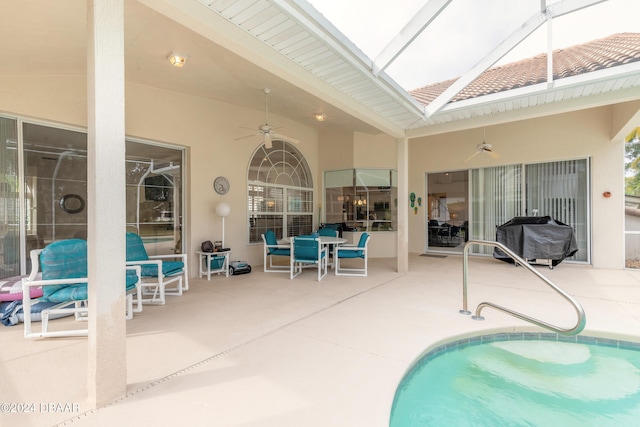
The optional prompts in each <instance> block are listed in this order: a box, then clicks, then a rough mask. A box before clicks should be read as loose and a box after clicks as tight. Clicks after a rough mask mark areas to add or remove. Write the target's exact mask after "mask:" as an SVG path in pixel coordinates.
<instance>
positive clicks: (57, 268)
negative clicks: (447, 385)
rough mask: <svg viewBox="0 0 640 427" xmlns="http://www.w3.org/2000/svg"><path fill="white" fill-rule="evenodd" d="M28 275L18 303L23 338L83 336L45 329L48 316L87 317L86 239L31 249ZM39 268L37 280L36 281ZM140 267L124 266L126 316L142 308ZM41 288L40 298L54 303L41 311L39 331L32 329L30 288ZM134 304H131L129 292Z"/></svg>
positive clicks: (78, 332)
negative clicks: (20, 302)
mask: <svg viewBox="0 0 640 427" xmlns="http://www.w3.org/2000/svg"><path fill="white" fill-rule="evenodd" d="M31 265H32V268H31V274H30V275H29V277H28V278H25V279H23V280H22V292H23V296H22V306H23V313H24V335H25V338H45V337H69V336H86V335H87V334H88V329H86V328H85V329H75V330H62V331H49V316H51V315H64V314H73V315H74V316H75V318H76V320H87V316H88V310H89V306H88V301H87V300H88V289H87V284H88V277H87V276H88V271H87V242H86V240H82V239H69V240H58V241H56V242H53V243H51V244H49V245H48V246H46V247H45V248H44V249H34V250H32V251H31ZM40 271H41V273H42V277H41V279H38V280H36V278H37V276H38V273H39V272H40ZM140 272H141V269H140V267H125V266H124V265H123V273H125V294H126V314H125V315H126V318H127V319H131V318H132V317H133V313H134V312H136V313H137V312H140V311H142V305H141V304H140V296H141V288H140V285H141V282H142V280H141V276H140ZM32 287H42V294H43V295H42V297H41V298H40V301H43V302H52V303H57V304H56V305H54V306H52V307H50V308H48V309H46V310H43V311H42V313H41V322H42V325H41V330H40V332H34V331H33V325H32V323H33V322H32V318H31V304H32V300H31V296H30V292H31V288H32ZM134 294H135V295H136V297H137V300H138V303H137V305H136V308H134V307H133V295H134Z"/></svg>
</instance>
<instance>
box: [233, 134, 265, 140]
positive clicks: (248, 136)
mask: <svg viewBox="0 0 640 427" xmlns="http://www.w3.org/2000/svg"><path fill="white" fill-rule="evenodd" d="M258 135H260V133H255V134H253V135H247V136H241V137H240V138H234V139H233V140H234V141H240V140H241V139H247V138H254V137H256V136H258Z"/></svg>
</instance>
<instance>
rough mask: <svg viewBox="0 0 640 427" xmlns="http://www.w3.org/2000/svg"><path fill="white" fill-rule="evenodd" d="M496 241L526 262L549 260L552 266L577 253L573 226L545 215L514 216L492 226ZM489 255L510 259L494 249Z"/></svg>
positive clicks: (509, 260)
mask: <svg viewBox="0 0 640 427" xmlns="http://www.w3.org/2000/svg"><path fill="white" fill-rule="evenodd" d="M496 241H497V242H499V243H502V244H503V245H505V246H506V247H507V248H509V249H511V250H512V251H513V252H515V253H516V254H517V255H519V256H520V257H521V258H524V259H526V260H527V261H535V260H536V259H544V260H551V264H552V265H553V266H556V265H558V264H560V263H561V262H562V260H563V259H565V258H568V257H570V256H573V255H574V254H575V253H576V252H578V244H577V243H576V237H575V234H574V233H573V228H572V227H571V226H568V225H566V224H563V223H562V222H560V221H556V220H554V219H551V217H549V216H531V217H528V216H517V217H514V218H512V219H511V220H509V221H508V222H505V223H504V224H502V225H500V226H498V227H497V228H496ZM493 257H494V258H496V259H499V260H500V261H504V262H508V263H513V262H514V261H513V259H511V258H510V257H509V256H507V254H505V253H504V252H503V251H501V250H500V249H498V248H494V250H493Z"/></svg>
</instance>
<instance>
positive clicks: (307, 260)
mask: <svg viewBox="0 0 640 427" xmlns="http://www.w3.org/2000/svg"><path fill="white" fill-rule="evenodd" d="M327 258H328V255H327V248H326V247H325V246H323V245H322V244H320V239H319V238H317V237H313V236H299V237H294V238H293V241H292V242H291V273H290V278H291V279H293V278H294V277H297V276H299V275H300V273H302V269H303V268H304V267H308V266H313V265H316V266H317V267H318V282H319V281H320V280H322V278H323V277H324V276H326V275H327Z"/></svg>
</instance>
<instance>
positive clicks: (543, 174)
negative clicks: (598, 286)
mask: <svg viewBox="0 0 640 427" xmlns="http://www.w3.org/2000/svg"><path fill="white" fill-rule="evenodd" d="M588 198H589V162H588V160H587V159H579V160H567V161H560V162H550V163H538V164H529V165H508V166H498V167H492V168H483V169H474V170H472V171H471V200H472V203H471V223H470V227H469V228H470V229H469V233H470V236H471V238H472V239H475V240H491V241H493V240H495V236H496V227H497V226H499V225H501V224H504V223H505V222H507V221H509V220H510V219H511V218H513V217H515V216H550V217H551V218H553V219H555V220H557V221H560V222H562V223H565V224H567V225H570V226H571V227H573V230H574V233H575V236H576V240H577V243H578V252H577V253H576V254H575V255H574V256H573V257H571V258H570V259H571V260H573V261H581V262H590V259H591V256H590V245H589V241H590V236H589V199H588ZM472 251H474V252H475V253H483V254H491V253H492V252H493V248H491V247H480V248H479V247H474V248H472Z"/></svg>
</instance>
